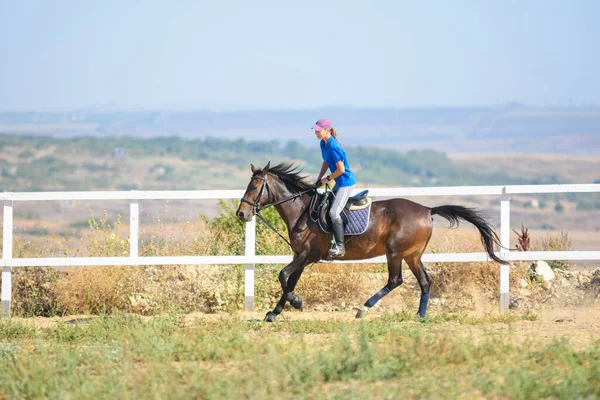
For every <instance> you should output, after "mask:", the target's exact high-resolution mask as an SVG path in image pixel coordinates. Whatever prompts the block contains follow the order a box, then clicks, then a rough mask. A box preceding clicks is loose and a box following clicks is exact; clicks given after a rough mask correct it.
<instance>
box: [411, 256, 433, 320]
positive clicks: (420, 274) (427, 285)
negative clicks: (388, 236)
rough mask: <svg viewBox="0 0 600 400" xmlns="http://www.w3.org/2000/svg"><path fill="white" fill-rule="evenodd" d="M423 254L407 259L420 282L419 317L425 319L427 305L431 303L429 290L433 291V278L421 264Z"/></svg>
mask: <svg viewBox="0 0 600 400" xmlns="http://www.w3.org/2000/svg"><path fill="white" fill-rule="evenodd" d="M422 254H423V253H422V252H419V253H416V254H413V255H411V256H409V257H406V263H407V264H408V266H409V267H410V270H411V271H412V273H413V274H414V275H415V278H417V282H419V286H420V288H421V301H420V302H419V311H418V313H419V316H420V317H421V318H424V317H425V314H426V313H427V304H428V303H429V289H431V277H430V276H429V274H428V273H427V271H425V267H423V263H422V262H421V255H422Z"/></svg>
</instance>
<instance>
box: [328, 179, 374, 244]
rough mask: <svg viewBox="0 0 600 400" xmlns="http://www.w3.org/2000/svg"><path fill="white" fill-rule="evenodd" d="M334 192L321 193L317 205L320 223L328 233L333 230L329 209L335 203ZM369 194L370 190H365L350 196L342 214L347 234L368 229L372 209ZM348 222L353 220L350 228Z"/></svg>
mask: <svg viewBox="0 0 600 400" xmlns="http://www.w3.org/2000/svg"><path fill="white" fill-rule="evenodd" d="M332 193H333V192H330V191H326V192H325V193H323V194H320V195H319V199H318V206H317V218H318V221H319V225H320V226H321V229H323V231H325V232H327V233H329V232H331V217H330V216H329V209H330V208H331V205H332V203H333V194H332ZM368 195H369V191H368V190H363V191H362V192H360V193H357V194H355V195H354V196H351V197H349V198H348V202H347V203H346V205H345V206H344V208H343V210H342V212H341V214H340V216H341V217H342V220H343V221H344V229H345V234H346V235H356V234H360V233H363V232H364V231H365V230H366V228H367V225H368V222H369V214H370V211H371V210H370V208H371V198H370V197H369V196H368ZM357 211H359V212H357ZM353 216H354V218H353ZM348 222H351V224H350V225H351V226H350V229H348V228H349V227H348V225H349V224H348Z"/></svg>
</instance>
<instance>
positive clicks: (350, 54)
mask: <svg viewBox="0 0 600 400" xmlns="http://www.w3.org/2000/svg"><path fill="white" fill-rule="evenodd" d="M366 3H367V2H365V1H302V2H294V3H293V4H292V2H285V1H259V0H257V1H254V2H248V1H244V2H242V1H221V2H216V1H160V2H159V1H125V0H123V1H109V0H102V1H100V0H97V1H75V0H74V1H62V0H53V1H42V0H40V1H28V0H24V1H13V0H0V110H2V111H21V110H45V111H61V110H73V109H78V108H82V107H91V106H97V105H102V104H106V103H116V104H117V105H118V106H119V107H120V108H122V109H136V110H144V109H168V110H193V109H212V110H235V109H301V108H316V107H324V106H355V107H437V106H450V107H454V106H480V105H499V104H504V103H507V102H520V103H524V104H528V105H534V106H536V105H537V106H565V105H574V106H581V105H600V79H599V71H600V55H599V54H600V52H599V51H598V48H599V46H600V45H599V42H600V24H598V23H597V21H598V17H599V16H600V2H597V1H495V2H492V1H411V2H409V1H373V2H369V3H371V4H366Z"/></svg>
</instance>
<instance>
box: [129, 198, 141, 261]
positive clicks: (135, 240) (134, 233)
mask: <svg viewBox="0 0 600 400" xmlns="http://www.w3.org/2000/svg"><path fill="white" fill-rule="evenodd" d="M139 220H140V205H139V203H138V201H137V200H136V201H132V202H131V204H129V257H137V256H138V255H139V232H140V225H139Z"/></svg>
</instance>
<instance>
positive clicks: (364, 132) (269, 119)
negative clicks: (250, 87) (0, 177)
mask: <svg viewBox="0 0 600 400" xmlns="http://www.w3.org/2000/svg"><path fill="white" fill-rule="evenodd" d="M322 117H326V118H329V119H330V120H331V121H332V122H333V123H334V125H335V126H336V127H337V129H338V132H339V134H340V139H341V140H342V142H343V143H344V144H345V145H347V146H369V147H386V148H395V149H399V150H403V151H404V150H416V149H431V150H436V151H443V152H447V153H485V152H488V153H515V152H518V153H530V152H531V153H561V154H598V153H600V107H590V108H582V107H579V108H539V107H538V108H534V107H526V106H521V105H517V104H513V105H507V106H504V107H480V108H420V109H416V108H415V109H357V108H347V107H339V108H323V109H314V110H282V111H264V110H262V111H261V110H256V111H235V112H234V111H232V112H213V111H190V112H176V111H173V112H171V111H156V112H152V111H131V112H130V111H116V110H114V109H108V110H106V109H89V110H78V111H73V112H65V113H36V112H0V133H7V134H15V133H16V134H36V135H53V136H65V135H68V136H75V135H76V136H89V135H96V136H133V137H159V136H160V137H164V136H179V137H185V138H207V137H218V138H224V139H238V138H244V139H246V140H272V139H275V138H276V139H278V140H280V141H282V142H286V141H289V140H295V141H298V142H299V143H301V144H303V145H306V146H309V147H316V145H317V142H316V140H315V138H314V136H313V134H312V132H311V130H310V126H311V124H312V123H313V122H314V121H315V120H317V119H318V118H322Z"/></svg>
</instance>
